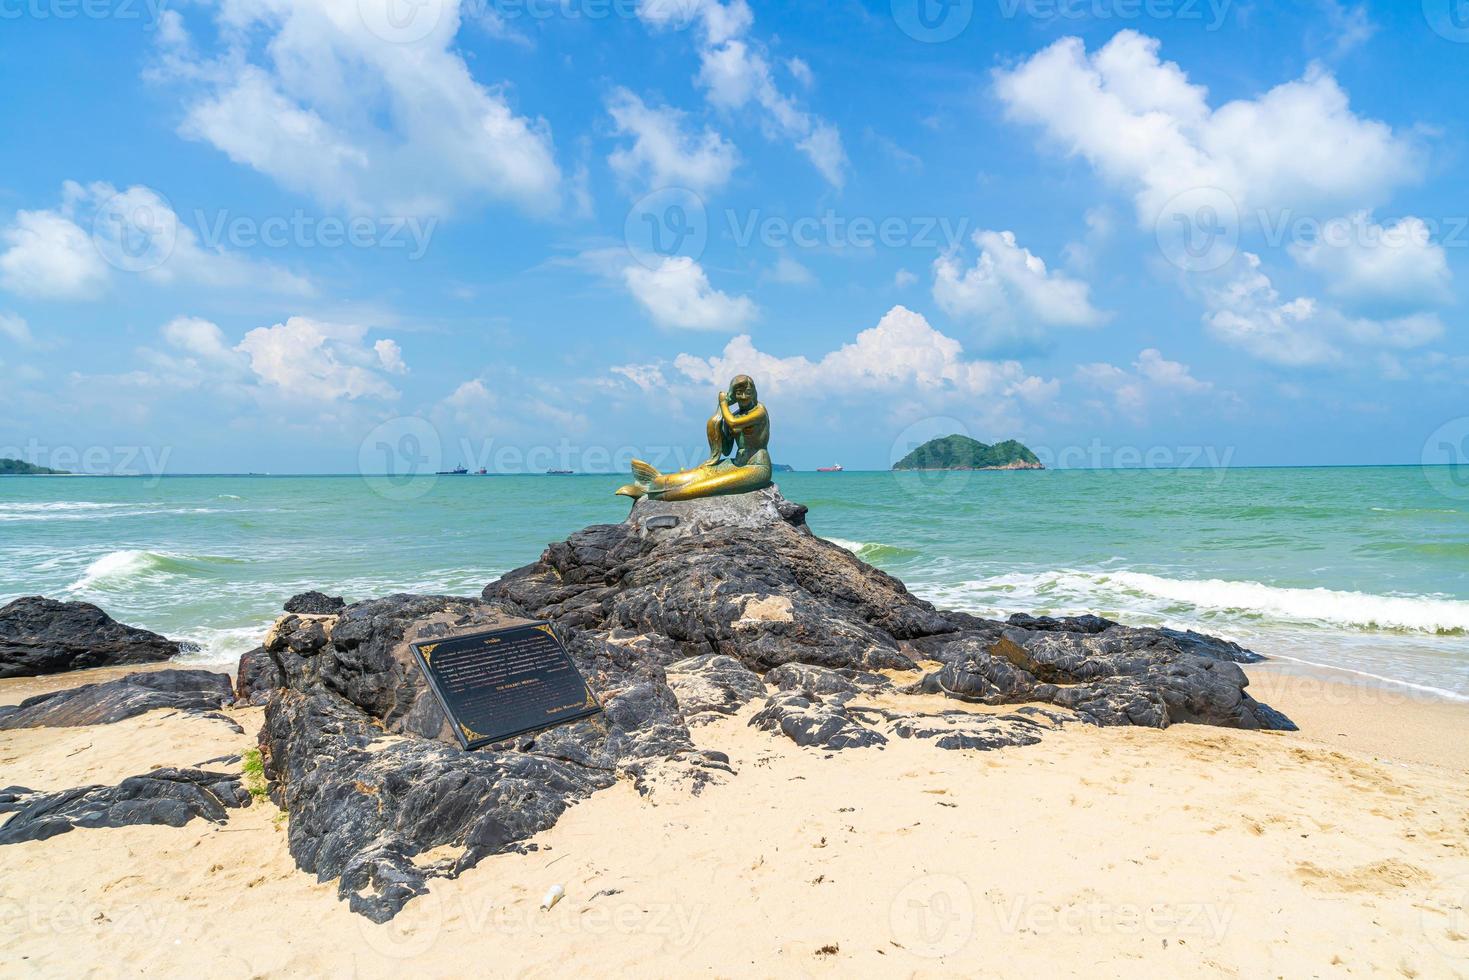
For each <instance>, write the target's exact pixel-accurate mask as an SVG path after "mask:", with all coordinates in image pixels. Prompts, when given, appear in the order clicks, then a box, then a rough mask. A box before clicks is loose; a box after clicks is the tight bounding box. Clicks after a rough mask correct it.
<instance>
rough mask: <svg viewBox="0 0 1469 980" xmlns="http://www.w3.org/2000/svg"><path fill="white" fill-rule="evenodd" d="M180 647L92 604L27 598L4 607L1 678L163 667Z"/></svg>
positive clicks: (0, 636) (1, 613) (0, 639)
mask: <svg viewBox="0 0 1469 980" xmlns="http://www.w3.org/2000/svg"><path fill="white" fill-rule="evenodd" d="M179 649H180V648H179V644H177V643H175V642H174V641H173V640H168V639H165V638H163V637H161V636H159V635H158V634H157V633H150V632H148V631H147V630H143V629H137V628H136V627H133V626H124V625H123V624H122V623H119V622H117V621H116V620H115V619H113V618H112V617H111V616H109V615H107V614H106V613H105V612H103V611H102V610H101V609H98V608H97V607H96V606H94V605H92V604H91V603H89V602H61V601H59V600H56V599H47V598H46V597H45V596H38V595H33V596H23V597H22V598H19V599H16V600H14V601H13V602H11V603H10V604H9V605H7V606H5V607H4V608H0V677H34V676H37V675H39V674H59V673H61V672H62V671H66V670H83V669H86V668H88V667H118V666H128V665H131V664H148V663H157V662H158V661H160V660H168V659H170V658H172V657H176V656H178V654H179Z"/></svg>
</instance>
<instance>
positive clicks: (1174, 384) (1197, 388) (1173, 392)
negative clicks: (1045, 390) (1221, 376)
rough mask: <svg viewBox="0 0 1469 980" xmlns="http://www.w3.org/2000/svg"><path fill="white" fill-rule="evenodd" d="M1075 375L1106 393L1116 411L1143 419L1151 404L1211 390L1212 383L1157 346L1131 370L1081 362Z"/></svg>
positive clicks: (1142, 353) (1135, 363)
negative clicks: (1194, 374)
mask: <svg viewBox="0 0 1469 980" xmlns="http://www.w3.org/2000/svg"><path fill="white" fill-rule="evenodd" d="M1076 378H1077V380H1078V381H1080V382H1081V383H1082V384H1084V385H1087V386H1089V387H1092V388H1096V389H1100V390H1102V391H1104V392H1106V393H1107V394H1109V395H1110V396H1111V397H1112V400H1113V403H1114V404H1115V406H1116V408H1117V409H1118V411H1120V412H1121V413H1122V414H1124V415H1127V416H1129V417H1132V418H1134V419H1141V418H1143V417H1144V416H1145V415H1146V414H1147V409H1148V406H1149V405H1150V404H1152V403H1155V402H1160V401H1164V400H1170V401H1172V400H1176V399H1177V397H1178V396H1186V395H1202V394H1206V393H1208V392H1211V391H1213V390H1214V384H1213V382H1211V381H1200V380H1199V379H1198V378H1195V377H1194V376H1193V371H1192V369H1191V368H1190V367H1189V366H1188V365H1187V364H1184V363H1182V362H1181V361H1170V360H1168V359H1167V358H1165V357H1164V356H1163V354H1162V352H1161V351H1159V350H1158V349H1157V348H1156V347H1149V348H1147V349H1146V350H1143V351H1142V352H1141V353H1139V354H1138V356H1137V360H1135V361H1133V362H1132V370H1130V371H1129V370H1127V369H1125V368H1120V367H1118V366H1116V365H1115V364H1108V363H1105V362H1098V363H1092V364H1081V365H1078V366H1077V368H1076Z"/></svg>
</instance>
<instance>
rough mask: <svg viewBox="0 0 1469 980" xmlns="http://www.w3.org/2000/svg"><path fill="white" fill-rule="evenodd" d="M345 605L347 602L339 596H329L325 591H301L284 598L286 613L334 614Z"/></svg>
mask: <svg viewBox="0 0 1469 980" xmlns="http://www.w3.org/2000/svg"><path fill="white" fill-rule="evenodd" d="M346 607H347V602H346V600H345V599H343V598H342V597H341V596H329V595H327V594H326V593H325V592H317V591H316V590H315V589H313V590H312V591H310V592H302V593H300V594H299V595H293V596H291V597H290V598H289V599H287V600H286V612H288V613H314V614H317V615H328V616H329V615H334V614H336V613H339V612H341V611H342V610H343V609H345V608H346Z"/></svg>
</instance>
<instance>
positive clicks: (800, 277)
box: [765, 255, 816, 286]
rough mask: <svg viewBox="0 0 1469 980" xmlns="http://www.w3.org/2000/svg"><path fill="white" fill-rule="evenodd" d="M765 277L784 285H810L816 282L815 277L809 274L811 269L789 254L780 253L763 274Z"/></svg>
mask: <svg viewBox="0 0 1469 980" xmlns="http://www.w3.org/2000/svg"><path fill="white" fill-rule="evenodd" d="M765 278H766V279H769V280H770V281H771V282H778V283H781V284H782V285H786V286H810V285H813V284H814V283H815V282H816V277H815V276H814V275H812V274H811V270H810V269H808V268H806V267H805V266H804V265H802V264H801V263H799V262H797V261H796V260H795V259H793V258H791V257H790V256H789V255H782V256H781V257H780V258H778V259H776V260H775V265H774V266H773V267H772V268H771V269H770V271H769V272H767V273H766V274H765Z"/></svg>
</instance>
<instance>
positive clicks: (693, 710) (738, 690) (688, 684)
mask: <svg viewBox="0 0 1469 980" xmlns="http://www.w3.org/2000/svg"><path fill="white" fill-rule="evenodd" d="M667 677H668V686H669V687H670V688H672V689H673V694H674V697H676V698H677V699H678V707H679V710H680V711H681V712H682V713H683V717H684V720H685V721H686V722H688V723H689V724H699V723H702V722H706V721H711V720H713V719H714V718H715V717H717V716H719V715H732V714H734V713H735V712H736V711H739V710H740V709H741V708H743V707H744V706H745V705H747V704H749V703H750V702H751V701H753V700H755V699H756V698H758V697H764V695H765V693H766V691H765V682H764V681H762V680H761V679H760V675H759V674H756V673H755V672H754V671H752V670H750V669H749V668H747V667H746V666H745V665H744V664H742V663H740V662H739V661H738V660H736V659H735V658H734V657H726V656H724V655H722V654H714V653H706V654H704V655H703V656H699V657H688V658H686V659H684V660H679V661H677V662H675V663H672V664H669V666H668V669H667Z"/></svg>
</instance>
